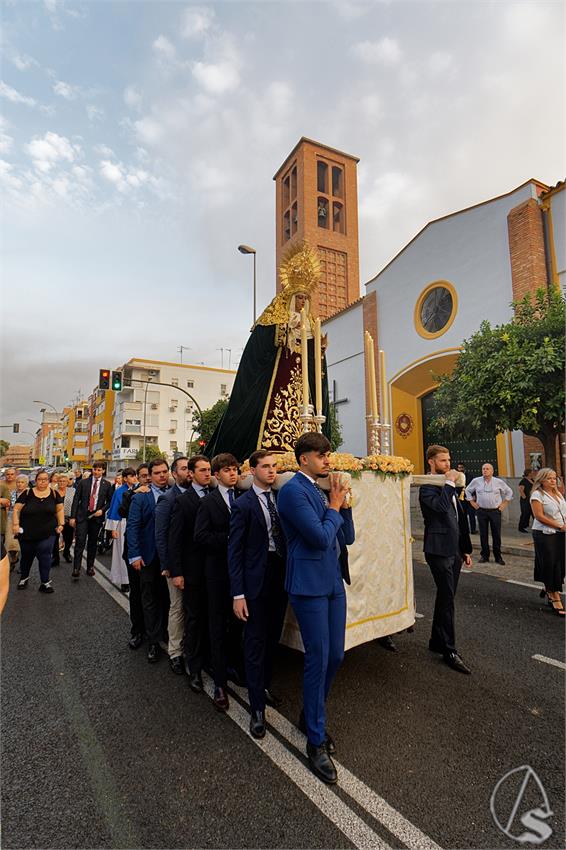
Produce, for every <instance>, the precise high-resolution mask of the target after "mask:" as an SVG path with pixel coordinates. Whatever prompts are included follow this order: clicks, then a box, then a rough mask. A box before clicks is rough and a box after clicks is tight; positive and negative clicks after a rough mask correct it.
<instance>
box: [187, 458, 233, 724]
mask: <svg viewBox="0 0 566 850" xmlns="http://www.w3.org/2000/svg"><path fill="white" fill-rule="evenodd" d="M211 467H212V474H213V475H214V476H215V478H216V482H217V486H216V487H215V488H214V490H213V491H212V492H211V493H209V494H208V496H205V498H204V499H202V500H201V503H200V507H199V510H198V513H197V516H196V520H195V531H194V541H195V544H196V545H197V546H201V547H202V549H203V552H204V575H205V580H206V598H207V606H208V635H209V640H210V660H211V663H212V674H213V677H214V696H213V700H212V701H213V704H214V707H215V708H216V710H217V711H227V710H228V708H229V700H228V694H227V693H226V687H227V685H228V676H230V678H231V679H232V680H235V681H237V682H238V683H239V682H240V677H239V675H238V673H237V669H238V668H239V669H241V668H242V666H243V664H242V653H241V646H242V624H241V621H240V620H237V619H236V617H235V616H234V614H233V612H232V599H231V597H230V582H229V578H228V533H229V531H230V514H231V512H232V507H233V506H234V505H235V503H236V489H235V488H236V484H237V482H238V461H237V459H236V458H235V457H234V455H232V454H229V453H228V452H223V453H221V454H218V455H216V456H215V457H213V458H212V464H211Z"/></svg>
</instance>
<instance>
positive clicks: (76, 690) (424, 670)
mask: <svg viewBox="0 0 566 850" xmlns="http://www.w3.org/2000/svg"><path fill="white" fill-rule="evenodd" d="M69 574H70V568H67V566H62V567H60V568H58V569H56V570H54V571H53V579H54V586H55V588H56V593H55V594H53V595H51V596H46V595H43V594H39V593H38V592H37V585H38V578H37V574H34V576H33V578H32V580H31V582H30V587H29V588H28V589H27V590H26V591H17V590H16V588H15V584H16V581H17V578H18V576H17V574H13V576H12V588H11V593H10V598H9V600H8V604H7V607H6V610H5V612H4V615H3V618H2V625H3V629H2V650H3V651H2V665H3V677H2V686H3V687H2V733H3V734H2V738H3V752H2V780H3V781H2V815H3V841H2V846H3V847H5V848H31V847H34V848H35V847H37V848H110V847H112V848H189V847H207V848H213V847H218V848H230V847H231V848H239V847H241V848H244V847H245V848H256V847H257V848H259V847H266V848H283V847H287V848H290V847H297V848H298V847H301V848H302V847H305V848H306V847H312V848H315V847H316V848H318V847H320V848H323V847H351V846H356V847H379V848H387V847H404V846H406V847H415V848H421V847H422V848H430V849H431V850H432V848H436V847H437V846H440V847H443V848H500V847H501V848H503V847H512V846H517V842H515V841H513V840H512V839H510V838H507V837H506V836H505V835H503V834H502V832H501V831H500V830H498V828H497V827H496V826H495V824H494V822H493V819H492V816H491V813H490V806H489V801H490V796H491V794H492V791H493V789H494V787H495V785H496V783H497V782H498V780H499V779H500V778H501V777H502V776H503V775H504V774H506V773H507V772H508V771H510V770H512V769H514V768H517V767H519V766H521V765H530V766H531V767H532V768H533V769H534V770H535V771H536V773H537V775H538V777H539V778H540V780H541V781H542V783H543V785H544V788H545V790H546V792H547V794H548V797H549V802H550V806H551V808H552V810H553V812H554V815H553V817H552V818H551V819H550V826H551V827H552V829H553V835H552V837H550V838H549V839H547V840H546V842H545V843H544V844H543V845H542V846H543V847H544V848H555V847H563V846H564V817H563V811H564V741H563V737H564V736H563V727H564V681H563V680H564V670H563V669H560V668H559V667H556V666H552V665H550V664H548V663H544V662H541V661H537V660H534V659H533V658H532V656H533V655H535V654H539V655H541V656H544V657H547V658H550V659H555V660H559V661H561V662H563V661H564V624H563V623H561V622H560V621H559V619H558V617H556V616H553V615H552V614H551V613H550V612H549V611H548V610H547V609H546V608H545V607H544V606H543V605H542V604H541V602H540V600H539V599H538V594H537V591H535V590H534V589H531V588H528V587H524V586H519V585H516V584H509V583H506V582H505V581H502V580H500V579H498V578H495V577H492V576H488V575H478V574H473V573H472V574H465V575H463V576H462V579H461V585H460V589H459V595H458V604H457V626H458V634H459V648H460V651H461V652H462V654H463V656H464V657H465V659H466V660H467V661H468V662H469V664H470V666H471V667H472V668H473V675H472V676H470V677H467V676H462V675H460V674H457V673H455V672H453V671H451V670H449V669H448V668H447V667H446V666H445V665H444V664H443V663H442V662H441V661H440V660H439V659H438V657H437V656H434V655H432V654H431V653H430V652H429V651H428V649H427V642H428V632H429V627H430V613H431V610H432V605H433V598H434V588H433V584H432V580H431V578H430V575H429V573H428V570H427V568H426V567H424V566H423V565H421V564H416V565H415V583H416V595H417V608H418V611H419V612H422V614H424V617H423V618H422V619H419V620H418V621H417V626H416V630H415V632H414V633H413V634H407V633H404V634H402V635H399V636H398V637H397V638H396V641H397V644H398V647H399V652H398V653H389V652H386V651H384V650H383V649H382V648H381V647H380V646H378V645H377V644H375V643H372V644H365V645H364V646H361V647H358V648H356V649H353V650H350V651H349V652H348V653H347V656H346V661H345V663H344V665H343V667H342V669H341V670H340V672H339V675H338V678H337V680H336V683H335V687H334V689H333V692H332V694H331V698H330V701H329V719H328V725H329V730H330V731H331V732H332V734H333V736H334V737H335V738H336V743H337V748H338V752H337V758H338V761H339V764H340V766H341V769H340V783H339V785H338V786H337V787H336V788H335V789H327V788H326V787H325V786H323V785H322V784H321V783H319V782H318V781H317V780H316V779H314V777H312V776H311V774H310V773H309V771H308V769H307V768H306V767H305V764H306V762H305V760H304V757H303V754H302V737H301V736H300V734H299V733H298V732H296V730H294V728H293V727H292V726H291V725H290V724H289V723H287V720H288V721H291V723H294V722H295V720H296V718H297V716H298V713H299V709H300V705H301V674H302V658H301V656H300V655H299V654H298V653H295V652H292V651H290V650H286V649H282V650H281V652H280V657H279V661H278V665H277V675H276V681H274V686H273V689H274V690H275V691H276V692H278V693H280V694H281V695H282V696H284V698H285V702H284V705H283V707H282V709H281V711H280V713H279V714H277V713H274V712H270V713H269V715H268V719H271V721H272V725H271V734H269V735H268V736H267V738H266V739H265V742H264V743H263V744H262V745H261V746H258V744H257V743H256V742H254V741H253V740H252V739H251V738H250V737H249V735H248V734H247V733H246V732H245V727H246V720H247V714H246V713H245V709H244V708H242V702H241V700H240V699H239V698H237V697H234V698H233V699H232V709H231V713H230V716H223V715H218V714H217V713H216V712H215V711H214V710H213V708H212V704H211V702H210V700H209V699H208V698H207V697H206V696H204V695H200V696H196V695H194V694H193V693H191V692H190V690H189V688H188V686H187V679H186V677H178V676H174V675H173V674H172V673H171V672H170V670H169V668H168V665H167V663H166V660H165V659H163V660H162V661H161V662H160V663H159V664H157V665H154V666H151V667H150V666H149V665H148V664H147V662H146V660H145V655H144V652H143V650H140V651H137V652H132V651H131V650H129V649H128V646H127V638H128V633H129V629H128V625H129V624H128V620H127V616H126V614H125V612H124V610H123V609H122V607H120V606H119V605H118V604H116V601H115V600H114V599H113V598H112V597H111V596H110V595H108V593H107V592H105V589H104V587H103V586H101V585H100V584H98V583H97V582H96V581H95V580H93V579H87V577H86V576H84V575H83V577H82V578H81V580H80V582H79V583H78V584H75V583H71V581H70V579H69ZM101 581H102V584H103V585H105V586H106V583H105V582H104V580H103V579H101ZM268 712H269V710H268ZM239 723H240V724H241V725H242V726H243V727H244V729H242V728H241V726H239V725H238V724H239ZM503 790H504V793H503V796H502V797H499V800H500V803H501V802H503V804H504V807H505V805H507V804H508V806H509V808H508V809H507V811H509V810H510V808H511V805H512V802H513V799H514V795H515V792H514V790H513V788H512V787H511V786H509V784H508V786H507V791H506V793H505V789H503ZM526 799H527V797H525V801H526ZM524 804H526V803H525V802H524ZM524 804H523V805H524ZM536 805H540V800H536V799H533V800H530V799H529V805H528V806H527V808H531V807H534V806H536ZM520 814H521V810H520V811H519V812H518V814H517V817H519V816H520ZM520 831H521V830H519V832H520ZM527 846H535V845H534V844H531V845H527Z"/></svg>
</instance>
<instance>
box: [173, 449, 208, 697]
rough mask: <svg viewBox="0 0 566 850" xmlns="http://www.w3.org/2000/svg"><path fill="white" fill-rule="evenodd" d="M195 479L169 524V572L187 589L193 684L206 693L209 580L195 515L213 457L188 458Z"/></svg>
mask: <svg viewBox="0 0 566 850" xmlns="http://www.w3.org/2000/svg"><path fill="white" fill-rule="evenodd" d="M188 467H189V472H190V473H191V477H192V481H191V485H190V487H188V488H187V491H186V493H182V494H181V495H180V496H178V497H177V499H176V500H175V503H174V504H173V510H172V512H171V523H170V525H169V565H168V566H169V573H170V575H171V579H172V581H173V584H174V585H175V587H179V588H181V590H183V591H184V600H185V611H186V614H187V619H186V626H185V655H186V657H187V663H188V665H189V687H190V689H191V690H192V691H194V692H195V693H197V694H198V693H202V692H203V690H204V687H203V683H202V668H203V665H204V659H205V649H206V622H207V617H206V582H205V576H204V553H203V550H202V546H200V545H199V544H198V543H195V541H194V531H195V519H196V515H197V511H198V509H199V507H200V503H201V499H203V498H204V497H205V496H206V495H207V494H208V492H209V486H210V461H209V460H208V458H207V457H204V455H193V457H191V458H189V462H188Z"/></svg>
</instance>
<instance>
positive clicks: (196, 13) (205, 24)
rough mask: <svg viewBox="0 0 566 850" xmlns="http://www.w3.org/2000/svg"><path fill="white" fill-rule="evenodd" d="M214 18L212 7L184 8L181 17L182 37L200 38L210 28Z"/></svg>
mask: <svg viewBox="0 0 566 850" xmlns="http://www.w3.org/2000/svg"><path fill="white" fill-rule="evenodd" d="M214 18H215V13H214V10H213V9H210V8H206V7H204V6H190V7H189V8H188V9H185V11H184V12H183V15H182V18H181V35H182V36H183V38H200V37H201V36H203V35H204V34H205V33H207V32H208V31H209V30H210V28H211V26H212V24H213V21H214Z"/></svg>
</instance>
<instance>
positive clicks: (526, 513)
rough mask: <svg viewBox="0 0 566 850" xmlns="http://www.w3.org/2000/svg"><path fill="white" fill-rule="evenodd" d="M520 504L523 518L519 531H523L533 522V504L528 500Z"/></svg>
mask: <svg viewBox="0 0 566 850" xmlns="http://www.w3.org/2000/svg"><path fill="white" fill-rule="evenodd" d="M519 504H520V506H521V516H520V518H519V531H522V530H523V529H525V528H528V527H529V522H530V521H531V516H532V511H531V503H530V501H529V500H528V499H520V501H519Z"/></svg>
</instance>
